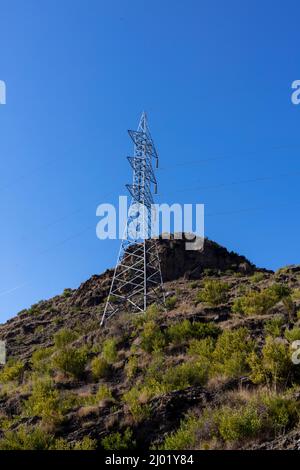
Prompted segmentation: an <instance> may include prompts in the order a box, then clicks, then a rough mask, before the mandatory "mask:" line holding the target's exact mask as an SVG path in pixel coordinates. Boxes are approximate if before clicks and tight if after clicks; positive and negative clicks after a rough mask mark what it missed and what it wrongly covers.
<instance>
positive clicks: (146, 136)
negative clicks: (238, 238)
mask: <svg viewBox="0 0 300 470" xmlns="http://www.w3.org/2000/svg"><path fill="white" fill-rule="evenodd" d="M128 133H129V135H130V137H131V139H132V140H133V143H134V156H133V157H127V158H128V161H129V163H130V165H131V167H132V169H133V183H132V184H127V185H126V187H127V189H128V191H129V193H130V195H131V197H132V199H131V204H130V207H129V211H128V218H127V223H126V228H125V233H124V236H123V239H122V242H121V247H120V252H119V256H118V260H117V264H116V267H115V270H114V275H113V279H112V283H111V287H110V291H109V295H108V298H107V301H106V304H105V308H104V312H103V315H102V319H101V325H103V323H104V321H106V320H108V319H109V318H110V317H112V316H113V315H115V314H116V313H118V312H119V311H120V310H121V309H122V310H126V311H132V312H135V313H139V312H144V311H145V310H146V308H147V306H148V305H150V304H152V303H154V302H156V303H158V304H162V305H163V306H164V303H165V297H164V291H163V286H162V275H161V268H160V261H159V254H158V247H157V238H154V237H152V231H151V221H152V220H153V218H154V217H155V212H154V211H153V207H152V204H153V203H154V202H153V196H152V186H154V192H155V194H156V193H157V182H156V178H155V173H154V170H153V167H152V159H154V160H155V162H156V168H158V154H157V152H156V149H155V146H154V142H153V140H152V137H151V134H150V132H149V129H148V124H147V116H146V113H145V112H143V114H142V116H141V119H140V123H139V126H138V129H137V131H131V130H130V131H128Z"/></svg>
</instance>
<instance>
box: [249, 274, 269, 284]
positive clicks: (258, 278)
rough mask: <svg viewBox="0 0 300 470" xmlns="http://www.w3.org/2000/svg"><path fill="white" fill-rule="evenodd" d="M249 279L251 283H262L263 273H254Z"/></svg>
mask: <svg viewBox="0 0 300 470" xmlns="http://www.w3.org/2000/svg"><path fill="white" fill-rule="evenodd" d="M250 279H251V281H252V282H260V281H262V280H263V279H265V274H264V273H261V272H258V273H254V274H253V275H252V276H251V278H250Z"/></svg>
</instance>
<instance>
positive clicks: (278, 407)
mask: <svg viewBox="0 0 300 470" xmlns="http://www.w3.org/2000/svg"><path fill="white" fill-rule="evenodd" d="M262 402H263V403H264V404H265V405H266V407H267V415H268V421H269V423H268V426H269V427H270V428H271V429H272V430H273V431H274V433H275V434H278V433H282V432H284V431H285V430H286V429H289V428H291V427H293V426H294V425H295V424H296V423H297V422H298V420H299V410H298V404H297V401H296V400H294V399H292V398H286V397H282V396H279V395H274V394H273V395H266V396H265V397H263V399H262Z"/></svg>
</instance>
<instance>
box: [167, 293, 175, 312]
mask: <svg viewBox="0 0 300 470" xmlns="http://www.w3.org/2000/svg"><path fill="white" fill-rule="evenodd" d="M176 303H177V297H176V295H173V296H172V297H168V298H167V299H166V307H167V309H168V310H172V308H174V307H175V305H176Z"/></svg>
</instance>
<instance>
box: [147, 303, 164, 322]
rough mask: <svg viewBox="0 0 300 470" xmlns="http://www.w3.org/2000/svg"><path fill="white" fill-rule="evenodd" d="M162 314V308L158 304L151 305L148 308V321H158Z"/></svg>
mask: <svg viewBox="0 0 300 470" xmlns="http://www.w3.org/2000/svg"><path fill="white" fill-rule="evenodd" d="M160 313H161V307H160V306H159V305H157V304H155V303H154V304H151V305H149V307H147V310H146V318H147V320H156V319H157V318H158V317H159V315H160Z"/></svg>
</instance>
